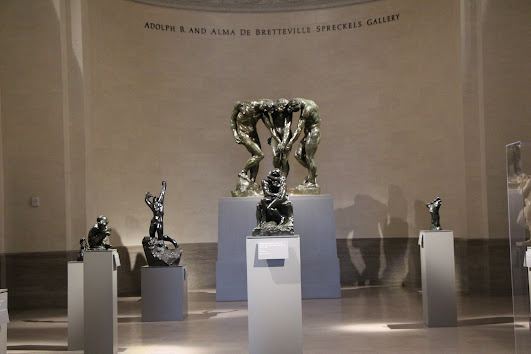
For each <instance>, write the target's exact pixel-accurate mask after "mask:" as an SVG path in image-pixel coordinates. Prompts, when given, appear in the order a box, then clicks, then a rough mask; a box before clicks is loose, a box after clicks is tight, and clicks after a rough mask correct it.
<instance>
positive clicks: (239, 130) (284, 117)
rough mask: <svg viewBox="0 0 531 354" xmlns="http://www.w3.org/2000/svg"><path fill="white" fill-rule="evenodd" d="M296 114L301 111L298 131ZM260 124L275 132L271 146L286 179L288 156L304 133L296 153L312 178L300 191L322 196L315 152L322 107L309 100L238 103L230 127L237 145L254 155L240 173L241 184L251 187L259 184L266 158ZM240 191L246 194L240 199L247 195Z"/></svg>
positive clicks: (270, 138)
mask: <svg viewBox="0 0 531 354" xmlns="http://www.w3.org/2000/svg"><path fill="white" fill-rule="evenodd" d="M294 112H300V116H299V120H298V123H297V128H296V129H295V132H292V130H291V126H292V122H293V113H294ZM259 121H262V122H263V123H264V125H265V126H266V128H267V129H268V130H269V132H270V133H271V137H269V139H268V143H269V144H270V145H271V147H272V150H273V166H274V167H275V168H278V169H279V170H280V171H281V173H282V175H283V176H284V177H287V176H288V173H289V169H290V167H289V161H288V156H289V154H290V152H291V150H292V148H293V145H294V143H295V142H296V141H297V139H298V138H299V137H300V136H301V134H303V133H304V135H303V137H302V139H301V140H300V142H299V146H298V147H297V150H296V151H295V158H296V159H297V161H298V162H299V163H300V164H301V165H302V166H303V167H304V168H306V169H307V170H308V175H307V177H306V178H305V179H304V181H303V183H302V184H301V185H299V186H298V187H297V190H299V191H300V192H301V193H309V194H318V193H319V186H318V185H317V181H316V177H317V166H316V164H315V153H316V151H317V146H318V145H319V141H320V139H321V131H320V127H321V118H320V116H319V107H318V106H317V105H316V104H315V102H314V101H312V100H308V99H305V98H294V99H291V100H287V99H283V98H281V99H278V100H277V101H273V100H270V99H260V100H253V101H238V102H236V104H235V105H234V109H233V112H232V115H231V120H230V125H231V128H232V132H233V135H234V140H235V141H236V143H238V144H242V145H244V146H245V148H246V149H247V150H248V151H249V153H251V158H250V159H248V160H247V162H246V163H245V165H244V167H243V169H242V171H241V172H240V173H239V177H240V181H241V182H247V183H248V185H249V186H251V187H250V188H252V186H253V185H256V176H257V174H258V168H259V164H260V161H261V160H262V159H263V158H264V153H263V151H262V146H261V144H260V139H259V137H258V132H257V124H258V122H259ZM240 192H242V195H239V196H244V195H245V191H244V190H240ZM233 195H234V193H233Z"/></svg>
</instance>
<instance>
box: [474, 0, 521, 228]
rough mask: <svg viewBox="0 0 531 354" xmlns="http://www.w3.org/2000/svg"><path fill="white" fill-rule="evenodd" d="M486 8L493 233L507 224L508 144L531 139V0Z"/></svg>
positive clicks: (498, 1) (499, 0)
mask: <svg viewBox="0 0 531 354" xmlns="http://www.w3.org/2000/svg"><path fill="white" fill-rule="evenodd" d="M482 11H483V19H482V20H483V52H482V53H483V58H484V59H483V78H484V79H483V82H484V114H485V154H486V156H487V165H486V175H487V183H488V188H487V198H488V205H489V215H488V220H489V234H490V235H491V237H501V236H505V235H507V230H508V226H507V207H506V205H507V193H506V191H505V185H506V182H505V145H506V144H509V143H511V142H514V141H518V140H522V141H531V85H530V83H531V60H530V58H531V42H530V41H529V38H531V22H530V18H531V2H529V1H526V0H508V1H503V0H489V1H485V2H484V4H483V8H482ZM502 171H503V172H502Z"/></svg>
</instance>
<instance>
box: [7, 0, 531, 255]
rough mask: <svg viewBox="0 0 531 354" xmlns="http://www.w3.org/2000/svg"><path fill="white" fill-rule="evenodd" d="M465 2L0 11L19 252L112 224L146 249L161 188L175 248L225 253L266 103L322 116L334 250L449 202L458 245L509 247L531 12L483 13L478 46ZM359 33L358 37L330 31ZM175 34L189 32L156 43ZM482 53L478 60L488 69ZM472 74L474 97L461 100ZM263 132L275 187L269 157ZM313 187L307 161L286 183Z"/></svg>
mask: <svg viewBox="0 0 531 354" xmlns="http://www.w3.org/2000/svg"><path fill="white" fill-rule="evenodd" d="M464 3H468V2H464ZM464 3H463V2H460V1H445V2H441V1H420V0H408V1H394V0H386V1H375V2H370V3H365V4H357V5H350V6H345V7H339V8H332V9H321V10H311V11H294V12H285V13H279V12H275V13H236V14H235V13H219V12H202V11H187V10H179V9H171V8H158V7H154V6H148V5H144V4H139V3H134V2H130V1H126V0H115V1H103V0H95V1H82V0H77V1H61V0H56V1H40V2H33V1H7V2H2V4H0V6H1V8H0V9H1V10H2V11H0V16H1V20H2V21H1V26H2V31H1V33H2V34H1V42H0V43H1V46H2V53H6V54H5V55H3V56H2V58H1V59H0V60H1V76H0V79H1V80H0V84H1V87H0V89H1V91H0V92H1V96H0V97H1V100H2V102H1V105H0V109H1V118H2V144H3V166H2V167H3V177H4V183H3V184H2V188H3V193H4V205H5V207H4V210H3V214H4V218H5V223H3V225H4V229H5V237H4V239H5V241H4V243H5V251H6V252H11V253H12V252H28V251H64V250H71V249H75V248H76V247H77V244H78V240H79V238H80V237H83V236H84V235H85V234H86V231H87V230H88V228H89V227H90V226H91V225H92V224H93V223H94V221H95V219H96V217H97V216H98V215H99V214H106V215H107V216H108V217H109V219H110V221H111V225H112V227H113V229H114V234H113V243H114V244H116V245H125V246H136V245H138V244H139V243H140V240H141V238H142V237H143V236H144V235H145V234H146V233H147V228H148V224H149V219H150V217H151V215H150V211H149V209H148V208H147V207H146V206H145V205H144V203H143V198H144V194H145V192H147V191H151V192H152V193H153V194H154V193H157V192H158V191H159V190H160V182H161V180H163V179H164V180H166V181H167V182H168V191H167V199H166V218H165V229H166V230H165V231H166V233H167V234H168V235H171V236H172V237H174V238H176V239H177V240H178V241H179V242H182V243H202V242H216V241H217V202H218V199H219V198H222V197H228V196H229V195H230V190H231V189H232V188H234V187H235V184H236V182H237V177H236V175H237V173H238V172H239V171H240V170H241V168H242V166H243V164H244V162H245V160H246V159H247V158H248V157H249V154H248V152H247V151H246V150H245V149H244V148H243V146H240V145H237V144H235V143H234V141H233V139H232V136H231V133H230V128H229V123H228V122H229V117H230V114H231V111H232V106H233V104H234V102H235V101H236V100H240V99H254V98H264V97H268V98H273V99H277V98H280V97H285V98H291V97H306V98H311V99H314V100H315V101H316V102H317V103H318V104H319V106H320V110H321V116H322V119H323V124H322V140H321V144H320V146H319V149H318V152H317V163H318V167H319V177H318V182H319V184H320V185H321V187H322V192H323V193H329V194H332V195H333V196H334V200H335V209H336V227H337V238H339V239H346V238H381V237H384V238H388V237H416V236H417V234H418V230H419V229H423V228H426V227H428V226H429V214H428V213H427V211H426V209H425V203H426V202H428V201H430V200H432V199H433V198H435V197H436V196H441V197H442V199H443V203H444V204H443V207H442V209H441V218H442V219H441V220H442V223H443V226H444V227H446V228H452V229H453V230H454V231H455V233H456V236H457V237H460V238H496V237H505V230H506V228H504V225H506V221H505V218H506V215H505V210H506V209H505V205H504V189H503V173H500V168H503V152H502V150H503V149H501V150H499V149H500V145H502V146H503V145H504V144H505V143H506V142H507V141H512V140H516V139H518V138H522V139H523V138H525V136H522V131H524V130H525V129H527V128H528V127H529V123H528V120H526V119H524V118H522V116H524V115H525V113H528V112H529V107H528V103H527V105H526V103H522V102H526V101H525V99H524V97H526V96H525V94H526V93H528V85H527V84H526V82H528V80H526V77H525V75H519V74H518V73H519V70H518V68H517V67H515V65H513V64H512V63H514V62H516V63H518V65H520V66H522V67H525V66H526V65H527V67H528V66H529V64H528V63H527V62H526V58H528V57H529V56H528V55H526V54H528V53H529V45H527V46H526V43H524V42H525V41H524V40H523V39H522V38H524V37H522V35H521V33H522V31H525V28H527V29H528V26H527V27H526V23H527V22H526V21H525V14H526V13H528V12H526V9H527V7H528V5H524V2H523V1H513V2H512V6H510V7H506V6H504V5H503V2H501V1H487V2H478V1H476V2H471V3H473V4H475V5H476V8H475V9H473V11H474V12H473V13H474V16H472V20H473V23H472V25H473V26H472V30H473V31H474V30H477V29H479V32H475V33H476V34H478V33H479V35H478V36H479V37H480V38H479V39H478V40H477V41H476V42H474V43H475V45H474V46H472V47H470V46H465V47H463V31H462V21H463V14H464V13H466V11H464V10H463V6H464V5H463V4H464ZM526 6H527V7H526ZM393 15H395V20H393V21H390V20H389V21H386V22H385V23H384V22H383V20H387V19H388V17H387V16H393ZM378 19H380V20H378ZM368 20H369V21H371V22H375V20H376V22H378V21H380V22H381V23H377V24H372V25H369V24H368V22H367V21H368ZM358 21H359V22H360V23H361V26H359V25H358ZM343 23H347V27H348V26H349V25H348V23H351V24H353V27H354V28H349V29H344V28H343V29H342V30H337V28H336V30H333V29H332V27H331V29H330V30H328V31H324V32H323V31H320V32H317V26H323V25H325V26H326V25H329V26H333V25H334V24H343ZM146 24H147V27H146ZM152 24H153V25H152ZM157 25H161V26H160V27H158V26H157ZM166 25H170V26H175V32H174V31H172V30H164V31H163V30H157V28H166V27H162V26H166ZM180 26H183V28H184V32H181V30H180ZM152 27H153V28H154V29H151V28H152ZM308 27H309V28H310V33H300V34H288V35H284V34H282V35H274V34H270V35H267V30H268V29H275V28H285V29H291V28H295V29H297V28H298V29H299V31H300V32H304V31H305V30H304V29H305V28H308ZM190 28H192V32H194V30H198V31H199V32H201V31H202V29H203V28H204V29H205V30H206V33H205V34H201V33H198V34H194V33H189V32H190ZM325 28H326V27H325ZM212 29H221V30H223V29H225V30H227V31H228V32H229V34H226V35H223V34H221V35H218V34H212V32H211V30H212ZM241 29H246V30H249V31H250V35H245V36H242V35H241V32H240V30H241ZM257 29H258V30H260V31H261V30H266V34H265V35H264V34H260V35H256V30H257ZM230 30H234V31H235V35H231V34H230ZM216 32H217V31H216ZM221 33H222V32H221ZM261 33H263V32H261ZM471 33H474V32H467V33H464V34H465V35H468V36H470V35H471ZM508 38H510V39H511V40H507V39H508ZM500 48H504V50H503V51H502V50H501V49H500ZM467 50H479V53H480V54H479V55H478V54H477V53H478V52H474V53H476V56H477V59H478V60H479V61H480V62H479V64H478V61H474V65H473V67H472V68H471V67H464V66H463V53H464V52H465V51H467ZM515 53H516V54H515ZM472 69H473V70H475V73H477V75H475V76H474V75H472V74H471V73H470V71H469V70H472ZM483 71H484V72H485V73H486V75H483ZM523 72H526V71H525V70H524V71H523ZM527 72H529V70H527ZM487 74H488V75H487ZM470 76H473V79H472V81H473V82H474V85H471V87H472V90H473V91H474V90H475V91H474V92H475V99H472V98H470V96H467V95H466V92H464V91H463V83H464V82H465V79H464V78H467V77H468V78H470ZM508 77H511V78H512V79H511V80H509V79H508ZM515 80H516V81H515ZM500 82H503V84H502V85H500ZM513 85H515V86H516V88H518V87H519V89H516V90H514V91H513V87H514V86H513ZM469 87H470V86H466V88H469ZM526 90H527V91H526ZM514 92H519V93H520V95H515V94H514ZM527 97H528V96H527ZM470 112H472V113H473V114H472V115H474V119H472V118H470V117H471V115H470ZM504 113H506V114H504ZM500 116H503V117H504V118H503V119H500ZM507 119H510V121H507ZM260 134H261V139H262V145H263V149H264V151H265V153H266V158H265V159H264V161H263V162H262V164H261V172H260V175H259V178H262V177H263V176H264V174H265V172H266V171H267V170H268V169H269V168H270V167H271V157H270V154H271V152H270V149H269V146H268V145H267V143H266V138H267V134H266V131H265V129H263V128H260ZM472 136H473V137H474V139H472V141H470V140H469V137H472ZM500 151H501V152H500ZM471 166H477V168H471ZM304 173H305V171H304V169H303V168H301V167H300V166H299V165H298V164H297V162H296V161H295V160H294V159H293V158H292V172H291V174H290V177H289V179H288V184H289V185H290V186H295V185H297V184H298V183H299V182H300V181H302V179H303V177H304ZM500 181H501V182H502V183H501V184H500ZM478 184H479V185H480V186H482V187H479V188H478V187H477V185H478ZM33 196H38V197H39V199H40V206H39V207H32V206H31V204H30V200H31V197H33ZM470 206H475V207H473V208H470ZM469 220H475V221H474V223H470V221H469ZM478 230H481V231H479V232H478Z"/></svg>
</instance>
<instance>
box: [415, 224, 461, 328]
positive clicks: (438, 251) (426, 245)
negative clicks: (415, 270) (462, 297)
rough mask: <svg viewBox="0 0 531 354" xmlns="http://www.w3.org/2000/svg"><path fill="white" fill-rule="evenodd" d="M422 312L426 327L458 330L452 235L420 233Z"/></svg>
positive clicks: (447, 232) (438, 232)
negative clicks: (454, 328)
mask: <svg viewBox="0 0 531 354" xmlns="http://www.w3.org/2000/svg"><path fill="white" fill-rule="evenodd" d="M419 245H420V262H421V272H422V310H423V314H424V323H425V324H426V325H427V326H428V327H457V305H456V293H455V259H454V233H453V231H446V230H442V231H427V230H423V231H420V236H419Z"/></svg>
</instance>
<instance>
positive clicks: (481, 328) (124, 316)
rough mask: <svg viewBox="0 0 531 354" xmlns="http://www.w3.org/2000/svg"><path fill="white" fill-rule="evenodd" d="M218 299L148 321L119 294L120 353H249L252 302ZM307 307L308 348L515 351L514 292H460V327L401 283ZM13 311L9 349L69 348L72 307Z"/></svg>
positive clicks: (198, 296)
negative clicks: (431, 314)
mask: <svg viewBox="0 0 531 354" xmlns="http://www.w3.org/2000/svg"><path fill="white" fill-rule="evenodd" d="M215 298H216V296H215V291H214V290H202V291H191V292H190V293H189V316H188V318H187V319H186V320H185V321H180V322H150V323H149V322H145V323H143V322H142V319H141V302H140V298H120V299H119V301H118V317H119V318H118V323H119V324H118V346H119V352H123V353H154V354H162V353H247V352H248V341H247V303H246V302H224V303H223V302H216V301H215ZM302 306H303V337H304V338H303V343H304V344H303V345H304V353H514V332H513V322H512V317H511V316H512V304H511V298H510V297H487V296H460V297H459V298H458V316H459V326H458V327H457V328H426V327H425V326H424V325H423V324H422V298H421V294H420V293H419V292H418V291H414V290H407V289H402V288H395V287H356V288H344V289H342V298H341V299H320V300H303V305H302ZM10 316H11V323H9V327H8V342H7V344H8V353H56V352H68V351H67V317H66V310H47V311H20V312H14V313H11V314H10ZM279 325H282V324H279ZM71 353H76V352H74V351H71Z"/></svg>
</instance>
